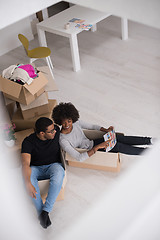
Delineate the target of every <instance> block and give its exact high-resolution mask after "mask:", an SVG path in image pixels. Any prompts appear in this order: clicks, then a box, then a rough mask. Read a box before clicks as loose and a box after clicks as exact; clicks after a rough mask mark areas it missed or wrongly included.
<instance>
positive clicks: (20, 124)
mask: <svg viewBox="0 0 160 240" xmlns="http://www.w3.org/2000/svg"><path fill="white" fill-rule="evenodd" d="M48 102H49V112H48V113H46V114H43V115H41V116H37V117H34V118H30V119H23V116H22V113H21V109H20V108H17V109H16V111H15V113H14V114H13V117H12V122H13V123H15V125H16V129H15V130H16V131H20V130H25V129H28V128H34V125H35V122H36V120H37V119H38V118H39V117H48V118H50V119H51V117H52V110H53V108H54V107H55V106H56V105H57V100H55V99H54V100H53V99H52V100H51V99H49V100H48Z"/></svg>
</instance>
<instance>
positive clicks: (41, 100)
mask: <svg viewBox="0 0 160 240" xmlns="http://www.w3.org/2000/svg"><path fill="white" fill-rule="evenodd" d="M45 104H48V97H47V94H46V93H45V92H44V93H42V94H41V95H40V96H39V97H38V98H36V100H34V101H33V102H32V103H30V104H29V105H25V104H21V103H20V108H21V110H22V111H26V110H29V109H32V108H36V107H40V106H43V105H45Z"/></svg>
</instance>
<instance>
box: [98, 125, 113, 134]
mask: <svg viewBox="0 0 160 240" xmlns="http://www.w3.org/2000/svg"><path fill="white" fill-rule="evenodd" d="M113 128H114V127H113V126H110V127H109V128H104V127H101V128H100V131H102V132H105V133H108V132H110V131H113Z"/></svg>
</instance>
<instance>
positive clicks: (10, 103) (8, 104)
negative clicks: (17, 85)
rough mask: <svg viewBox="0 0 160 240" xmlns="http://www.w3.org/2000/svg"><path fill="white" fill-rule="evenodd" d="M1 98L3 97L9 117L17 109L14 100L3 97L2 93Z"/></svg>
mask: <svg viewBox="0 0 160 240" xmlns="http://www.w3.org/2000/svg"><path fill="white" fill-rule="evenodd" d="M3 98H4V104H5V106H6V108H7V111H8V113H9V117H10V118H12V116H13V114H14V112H15V111H16V109H17V105H16V101H14V100H11V99H9V98H7V97H5V95H4V94H3Z"/></svg>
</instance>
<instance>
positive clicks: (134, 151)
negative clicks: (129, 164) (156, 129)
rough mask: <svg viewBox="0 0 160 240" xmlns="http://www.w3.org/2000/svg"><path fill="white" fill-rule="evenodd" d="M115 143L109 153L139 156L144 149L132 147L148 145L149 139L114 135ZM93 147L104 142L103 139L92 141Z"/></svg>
mask: <svg viewBox="0 0 160 240" xmlns="http://www.w3.org/2000/svg"><path fill="white" fill-rule="evenodd" d="M116 138H117V143H116V145H115V146H114V148H112V150H110V152H115V153H117V152H119V153H124V154H128V155H140V154H141V153H142V152H143V151H144V150H145V149H147V148H144V147H135V146H133V145H150V144H151V138H150V137H138V136H124V135H123V134H116ZM93 141H94V146H96V145H98V144H100V143H102V142H104V138H98V139H95V140H93ZM98 151H104V152H105V149H99V150H98Z"/></svg>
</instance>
